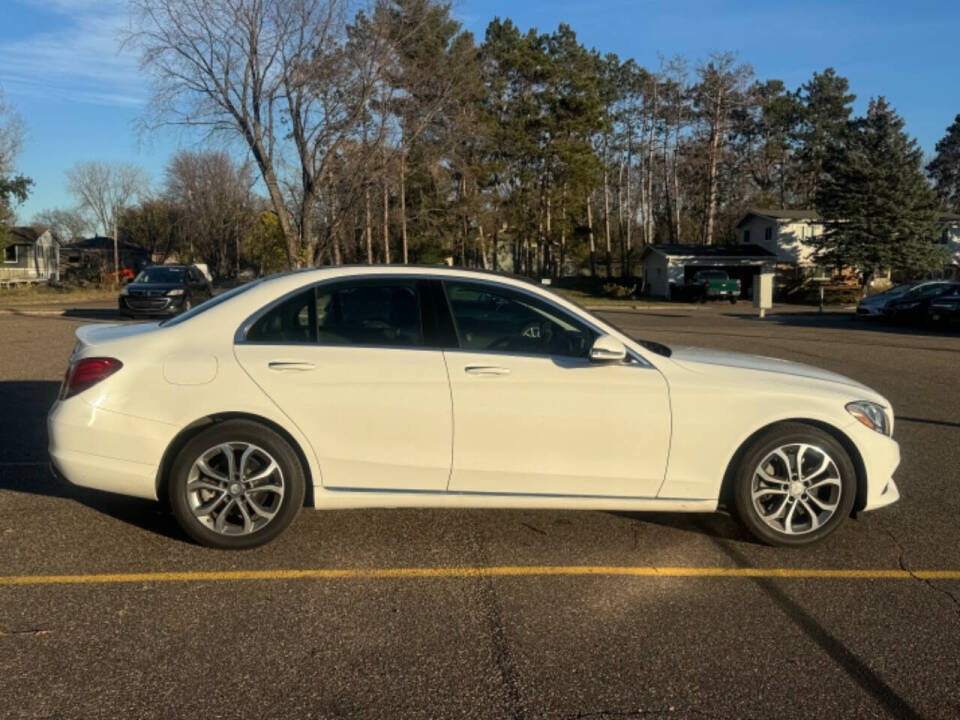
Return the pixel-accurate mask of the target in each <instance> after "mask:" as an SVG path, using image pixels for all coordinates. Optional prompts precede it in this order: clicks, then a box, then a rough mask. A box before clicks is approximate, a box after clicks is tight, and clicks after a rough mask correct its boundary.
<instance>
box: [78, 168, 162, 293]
mask: <svg viewBox="0 0 960 720" xmlns="http://www.w3.org/2000/svg"><path fill="white" fill-rule="evenodd" d="M148 185H149V180H148V179H147V176H146V174H145V173H144V172H143V170H142V169H140V168H139V167H137V166H136V165H130V164H125V163H120V164H116V165H110V164H108V163H103V162H96V161H92V162H81V163H77V164H76V165H74V166H73V167H72V168H70V170H68V171H67V189H68V190H69V191H70V194H72V195H73V196H74V197H75V198H77V201H78V205H79V209H80V211H81V212H87V213H89V214H90V215H91V216H92V217H93V219H94V220H95V221H96V224H97V226H98V227H99V228H101V229H102V230H103V233H104V234H108V233H110V232H111V231H112V232H113V270H114V273H116V274H115V275H114V282H116V278H117V274H119V272H120V258H119V252H118V250H117V236H118V231H117V226H118V223H119V220H120V213H122V212H123V210H124V209H125V208H127V207H128V206H129V205H130V203H132V202H133V201H134V199H136V198H137V197H138V196H141V195H143V194H144V193H145V192H146V191H147V188H148Z"/></svg>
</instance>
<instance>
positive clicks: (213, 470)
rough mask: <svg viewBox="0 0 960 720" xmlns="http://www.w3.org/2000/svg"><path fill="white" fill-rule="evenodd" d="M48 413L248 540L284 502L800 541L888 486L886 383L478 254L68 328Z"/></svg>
mask: <svg viewBox="0 0 960 720" xmlns="http://www.w3.org/2000/svg"><path fill="white" fill-rule="evenodd" d="M77 338H78V340H79V341H78V343H77V345H76V348H75V350H74V352H73V355H72V357H71V358H70V366H69V370H68V371H67V374H66V377H65V379H64V382H63V387H62V389H61V392H60V397H59V399H58V401H57V402H56V404H55V405H54V406H53V408H52V409H51V411H50V416H49V435H50V455H51V459H52V462H53V466H54V468H55V470H56V471H58V472H59V473H60V474H62V475H63V476H65V477H66V478H67V479H68V480H70V481H71V482H73V483H75V484H77V485H82V486H86V487H92V488H99V489H101V490H108V491H112V492H118V493H123V494H127V495H133V496H136V497H143V498H150V499H161V500H165V501H168V502H169V505H170V507H171V509H172V511H173V513H174V515H175V516H176V518H177V520H178V522H179V523H180V525H181V526H182V527H183V529H184V531H185V532H186V533H187V534H188V535H189V536H190V537H192V538H194V539H195V540H196V541H198V542H200V543H203V544H206V545H210V546H214V547H221V548H246V547H253V546H256V545H260V544H262V543H265V542H267V541H269V540H271V539H272V538H274V537H275V536H277V535H278V534H279V533H280V532H281V531H282V530H283V529H284V528H285V527H286V526H287V525H288V524H289V523H290V521H291V520H292V519H293V517H294V515H295V514H296V512H297V511H298V509H299V508H300V507H301V506H302V505H304V504H308V505H311V506H313V507H316V508H319V509H337V508H359V507H483V508H493V507H498V508H563V509H584V510H586V509H593V510H597V509H604V510H631V511H676V512H708V511H715V510H718V509H727V510H729V511H731V512H733V513H735V515H736V516H737V517H738V518H739V519H740V520H741V521H742V522H743V524H744V525H745V526H746V528H747V529H748V530H749V531H750V532H751V533H752V534H753V535H754V536H755V537H757V538H758V539H760V540H762V541H764V542H767V543H771V544H776V545H804V544H807V543H810V542H813V541H815V540H819V539H820V538H823V537H824V536H825V535H827V534H829V533H830V532H832V531H833V530H835V529H836V528H837V526H838V525H839V524H840V523H842V522H843V521H844V519H845V518H846V517H848V516H850V515H851V514H853V513H855V512H858V511H863V510H872V509H874V508H878V507H882V506H884V505H888V504H890V503H892V502H894V501H896V500H897V498H898V497H899V494H898V491H897V486H896V485H895V484H894V481H893V479H892V477H891V476H892V474H893V472H894V470H895V469H896V467H897V465H898V463H899V460H900V454H899V446H898V445H897V443H896V442H895V441H894V440H893V439H892V438H891V435H892V432H893V413H892V411H891V409H890V403H888V402H887V401H886V400H885V399H884V398H883V397H882V396H881V395H879V394H878V393H877V392H875V391H873V390H871V389H870V388H868V387H865V386H864V385H861V384H860V383H858V382H855V381H853V380H850V379H849V378H846V377H843V376H842V375H837V374H834V373H831V372H827V371H824V370H819V369H816V368H813V367H809V366H805V365H799V364H795V363H791V362H786V361H783V360H776V359H773V358H765V357H758V356H753V355H744V354H739V353H731V352H718V351H713V350H698V349H692V348H672V349H671V348H667V347H665V346H663V345H660V344H657V343H650V342H638V341H635V340H633V339H631V338H630V337H629V336H627V335H625V334H624V333H622V332H620V331H619V330H617V329H616V328H615V327H613V326H611V325H610V324H608V323H606V322H604V321H602V320H600V319H598V318H596V317H594V316H593V315H591V314H589V313H588V312H586V311H584V310H582V309H581V308H579V307H577V306H576V305H574V304H572V303H569V302H567V301H566V300H564V299H562V298H560V297H558V296H557V295H555V294H553V293H552V292H550V291H549V290H547V289H544V288H542V287H539V286H536V285H533V284H530V283H527V282H524V281H521V280H514V279H511V278H508V277H504V276H500V275H494V274H490V273H481V272H470V271H460V270H451V269H447V268H414V267H397V266H383V267H369V266H368V267H352V268H351V267H340V268H327V269H318V270H310V271H305V272H295V273H289V274H285V275H280V276H276V277H271V278H267V279H264V280H259V281H256V282H252V283H250V284H248V285H244V286H242V287H239V288H236V289H235V290H232V291H229V292H226V293H224V294H222V295H219V296H217V297H215V298H213V299H212V300H209V301H207V302H205V303H203V304H202V305H198V306H196V307H194V308H193V309H192V310H190V311H189V312H186V313H184V314H183V315H180V316H179V317H176V318H173V319H170V320H166V321H164V322H162V323H159V324H158V323H146V324H137V325H90V326H85V327H81V328H80V329H79V330H78V331H77Z"/></svg>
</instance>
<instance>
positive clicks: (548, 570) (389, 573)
mask: <svg viewBox="0 0 960 720" xmlns="http://www.w3.org/2000/svg"><path fill="white" fill-rule="evenodd" d="M550 575H553V576H570V577H573V576H584V575H595V576H627V577H646V578H651V577H652V578H711V577H713V578H716V577H719V578H774V579H776V578H782V579H840V580H908V579H911V578H913V579H919V580H960V570H913V571H907V570H900V569H816V568H723V567H646V566H639V567H637V566H619V565H612V566H607V565H573V566H562V565H561V566H554V565H532V566H528V565H520V566H494V567H437V568H431V567H410V568H371V569H362V568H343V569H337V568H329V569H326V568H318V569H303V570H292V569H291V570H213V571H191V572H150V573H107V574H97V575H8V576H0V586H8V587H9V586H14V585H83V584H116V583H163V582H187V583H188V582H224V581H227V582H231V581H232V582H237V581H245V580H246V581H250V580H261V581H265V580H351V579H355V580H387V579H409V578H473V577H535V576H550Z"/></svg>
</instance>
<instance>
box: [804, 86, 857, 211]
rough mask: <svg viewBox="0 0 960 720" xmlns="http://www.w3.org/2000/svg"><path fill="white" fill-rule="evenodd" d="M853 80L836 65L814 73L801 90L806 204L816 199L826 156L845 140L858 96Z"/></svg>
mask: <svg viewBox="0 0 960 720" xmlns="http://www.w3.org/2000/svg"><path fill="white" fill-rule="evenodd" d="M849 90H850V83H849V82H848V81H847V79H846V78H845V77H841V76H839V75H837V73H836V71H835V70H834V69H833V68H827V69H826V70H824V71H823V73H814V74H813V78H812V79H811V80H810V82H808V83H806V84H805V85H803V86H802V87H801V88H800V90H799V95H800V102H801V103H802V104H803V109H802V112H801V120H800V124H799V128H798V130H797V133H796V141H797V142H798V143H799V145H800V147H799V149H798V150H797V160H798V162H799V165H800V176H801V183H800V186H801V194H802V197H803V200H804V204H806V205H807V206H809V205H811V204H813V203H814V201H815V199H816V196H817V191H818V186H819V183H820V176H821V174H822V172H823V164H824V160H825V158H826V156H827V153H829V152H830V148H831V146H832V145H835V144H837V143H842V142H843V135H844V133H845V132H846V130H847V126H848V123H849V119H850V113H851V112H852V104H853V101H854V100H856V98H857V96H856V95H853V94H851V93H850V92H849Z"/></svg>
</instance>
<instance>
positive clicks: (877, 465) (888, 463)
mask: <svg viewBox="0 0 960 720" xmlns="http://www.w3.org/2000/svg"><path fill="white" fill-rule="evenodd" d="M845 430H846V433H847V435H848V436H849V437H850V439H851V440H852V441H853V443H854V444H855V445H856V446H857V450H858V451H859V452H860V457H861V459H862V460H863V467H864V470H866V475H867V477H866V480H867V486H866V492H863V491H861V492H860V493H858V496H859V498H860V502H859V503H858V505H859V507H858V509H859V510H863V511H869V510H876V509H877V508H882V507H885V506H887V505H891V504H893V503H895V502H896V501H897V500H899V499H900V489H899V488H898V487H897V484H896V482H894V480H893V473H894V472H895V471H896V469H897V467H899V465H900V445H899V444H898V443H897V441H896V440H894V439H893V438H890V437H887V436H886V435H881V434H880V433H878V432H876V431H875V430H871V429H870V428H868V427H866V426H864V425H863V424H861V423H859V422H854V423H853V425H850V426H849V427H847V428H845Z"/></svg>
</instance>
